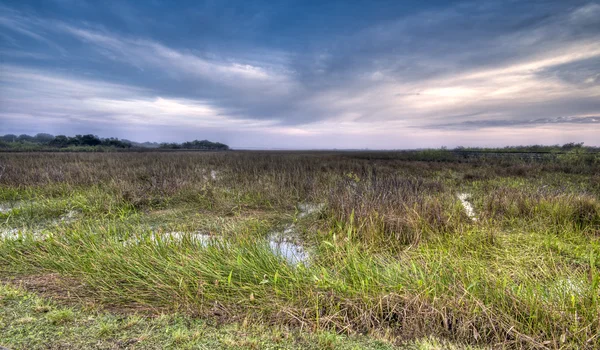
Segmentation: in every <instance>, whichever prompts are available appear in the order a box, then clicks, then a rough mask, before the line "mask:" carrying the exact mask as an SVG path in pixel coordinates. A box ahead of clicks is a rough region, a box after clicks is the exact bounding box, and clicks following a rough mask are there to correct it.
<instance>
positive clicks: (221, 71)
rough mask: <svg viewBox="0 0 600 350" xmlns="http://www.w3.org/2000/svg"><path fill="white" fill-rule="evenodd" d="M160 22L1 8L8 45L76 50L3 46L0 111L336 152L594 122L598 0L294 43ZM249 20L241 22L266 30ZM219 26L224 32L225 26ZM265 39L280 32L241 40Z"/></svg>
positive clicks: (420, 14) (419, 14)
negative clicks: (202, 36)
mask: <svg viewBox="0 0 600 350" xmlns="http://www.w3.org/2000/svg"><path fill="white" fill-rule="evenodd" d="M130 13H138V12H137V11H136V10H135V9H131V11H127V12H126V13H121V14H120V17H119V19H118V20H119V23H121V22H126V21H127V18H126V17H127V16H128V14H130ZM268 16H276V11H275V10H273V9H272V10H271V11H266V12H264V13H261V14H260V16H258V15H257V17H256V18H259V20H257V23H260V24H261V25H265V23H267V24H268V23H271V22H269V21H270V20H271V21H273V19H272V18H271V19H270V18H268ZM155 19H156V18H147V19H145V20H144V21H142V22H143V23H142V22H140V21H137V22H135V25H132V26H133V27H135V29H136V31H135V33H133V32H126V31H123V30H122V29H121V30H119V29H118V28H116V27H115V26H112V27H111V26H107V25H106V24H103V23H96V22H94V21H82V20H76V19H73V18H62V19H55V18H52V19H49V18H47V17H41V16H36V15H33V14H29V15H24V14H23V13H22V12H19V11H16V10H10V11H6V12H4V13H3V14H2V15H0V26H3V28H5V29H7V30H6V33H9V34H10V35H9V36H10V37H14V38H15V42H19V40H16V39H20V38H21V37H23V38H28V39H30V40H33V41H35V42H42V43H46V46H48V47H62V48H64V49H65V50H67V53H68V54H67V55H63V56H64V57H61V60H60V62H59V63H58V62H56V60H54V61H53V60H52V59H51V58H47V56H52V55H51V54H49V52H48V51H47V50H44V49H40V48H39V47H38V46H35V45H29V46H28V45H25V46H26V48H27V47H28V48H30V51H29V52H28V51H27V50H26V48H23V47H16V46H15V45H14V43H15V42H13V43H12V44H11V43H10V42H7V43H6V44H5V45H4V46H0V52H5V53H6V54H5V55H3V56H4V57H5V58H6V63H3V64H2V74H1V76H0V80H1V83H2V85H1V86H0V92H1V93H0V102H2V105H1V106H0V118H2V119H3V121H7V123H8V124H10V125H15V123H16V121H17V120H19V119H21V120H25V121H27V120H29V122H30V124H32V125H33V124H34V120H38V121H40V120H43V121H45V122H46V123H47V124H48V125H67V124H69V123H71V125H77V126H78V128H81V129H83V128H85V126H86V125H87V126H88V127H92V126H93V127H106V128H108V127H111V126H112V127H117V126H121V127H128V128H129V129H131V130H133V129H136V128H139V129H144V130H147V129H148V128H150V127H160V128H163V130H166V129H167V128H168V129H169V130H172V134H173V135H176V134H177V130H179V132H181V133H182V134H184V133H186V132H188V131H189V132H191V131H190V130H200V129H202V128H204V129H206V130H211V131H213V132H218V133H220V135H225V136H224V137H233V136H232V135H237V136H239V135H240V133H247V135H246V136H247V138H248V139H249V140H253V141H252V142H255V143H262V142H269V140H272V141H273V142H283V143H285V144H288V141H289V142H291V141H292V140H295V141H294V142H296V145H302V144H303V143H302V142H303V141H301V140H305V142H309V143H311V144H312V143H315V142H317V141H315V139H316V138H325V139H326V140H329V141H327V142H330V143H329V144H330V145H331V146H332V147H334V146H336V142H337V143H340V144H341V143H344V142H346V141H344V140H346V139H348V140H350V139H352V138H355V139H356V140H359V139H362V140H371V142H373V143H374V144H380V145H387V143H386V142H384V141H382V140H381V138H384V137H390V138H391V139H394V135H409V134H411V135H412V134H413V133H415V130H420V131H421V132H422V133H421V135H422V136H423V137H426V138H429V139H428V141H429V142H434V139H435V138H438V137H443V136H440V135H444V133H446V134H445V135H447V137H448V138H455V139H456V140H465V141H468V139H469V138H472V139H477V140H481V139H480V136H479V135H480V134H476V133H474V131H477V132H481V133H484V132H485V134H486V135H488V136H489V135H493V133H496V135H497V136H496V138H497V139H499V140H500V139H503V138H504V136H503V135H501V134H500V133H501V132H503V133H507V132H508V131H507V130H514V134H515V135H520V136H519V137H524V136H523V135H526V133H525V132H523V133H519V132H518V131H517V130H525V129H527V130H530V129H532V128H536V130H538V132H540V133H544V135H546V136H544V137H547V138H548V139H549V140H550V139H552V138H556V137H558V136H557V135H558V134H557V132H558V131H557V130H558V128H560V130H563V132H565V133H566V132H567V131H564V130H567V129H568V130H569V131H568V133H569V135H577V133H580V134H581V135H588V131H589V130H596V131H599V130H598V129H599V124H598V122H597V121H596V120H597V116H598V115H600V84H599V82H600V75H599V73H598V72H599V69H600V5H599V4H597V3H595V2H585V1H579V0H574V1H571V2H568V3H567V2H561V1H544V2H508V1H500V2H497V1H477V2H462V3H458V4H454V5H448V6H445V7H443V8H439V7H437V8H434V9H426V10H422V11H416V12H412V13H410V14H406V15H402V16H398V17H396V18H392V17H387V18H386V19H385V20H380V21H374V22H372V23H371V24H369V25H366V26H364V25H361V26H357V28H356V30H353V31H350V32H348V31H340V32H335V31H331V33H330V32H323V33H322V35H321V36H318V37H317V36H311V37H310V38H311V39H312V40H311V42H310V44H309V45H307V46H305V47H301V48H300V49H299V48H298V46H297V45H294V44H289V43H287V44H286V43H279V44H277V43H276V42H277V40H274V39H273V40H266V39H264V37H263V40H262V41H261V40H256V41H252V42H250V41H249V42H247V43H244V44H243V45H242V44H239V45H240V46H239V47H232V48H230V49H224V48H223V47H225V46H226V45H225V44H223V45H220V46H208V45H200V44H198V45H191V44H190V41H188V42H186V43H185V44H187V45H184V44H182V41H177V40H173V41H168V40H160V39H159V38H158V37H157V36H156V35H155V36H152V35H150V34H147V35H144V33H140V32H139V31H138V29H139V28H144V27H145V26H148V25H155V22H157V21H155ZM213 22H214V21H213ZM251 22H252V21H249V22H248V23H245V24H244V26H243V28H244V29H245V30H258V29H256V28H255V27H256V26H258V24H257V25H256V26H255V23H251ZM361 23H362V22H361ZM229 25H230V26H234V25H235V24H229ZM219 26H220V28H219V30H216V31H218V32H222V31H225V30H224V29H223V27H226V26H227V24H224V23H220V24H219ZM107 27H109V28H111V30H107V29H106V28H107ZM181 27H182V28H184V27H185V25H182V26H181ZM269 30H273V29H272V28H269ZM209 32H210V31H209ZM227 32H228V35H229V34H231V33H235V30H234V29H233V28H230V30H229V31H227ZM181 35H189V33H185V32H184V31H183V29H182V31H181ZM260 35H275V34H271V33H267V34H264V33H262V34H261V33H259V32H256V33H244V35H240V38H242V39H244V40H250V39H249V38H253V37H260ZM269 38H271V37H269ZM278 39H279V37H278ZM303 39H304V40H303ZM240 40H241V39H240ZM299 41H301V42H306V41H307V39H306V38H299ZM199 42H200V41H199ZM274 42H275V43H276V44H273V43H274ZM228 43H235V42H234V41H229V42H228ZM232 45H233V44H232ZM209 47H210V48H209ZM249 47H252V49H248V48H249ZM45 57H46V58H45ZM25 58H28V59H30V61H28V62H20V61H19V60H20V59H25ZM27 116H29V117H27ZM28 118H29V119H28ZM5 125H7V124H5ZM566 126H569V128H566ZM585 127H587V128H588V131H586V132H583V131H582V130H584V128H585ZM552 128H555V129H552ZM552 130H554V131H552ZM461 132H463V134H462V135H463V136H458V135H461V134H460V133H461ZM250 134H252V135H254V136H250ZM226 135H229V136H226ZM257 135H263V136H264V138H265V140H262V139H261V137H260V136H257ZM282 135H283V136H282ZM540 135H541V134H540ZM237 136H236V137H237ZM285 136H289V139H286V138H285ZM241 137H242V138H243V137H244V136H241ZM490 137H491V136H490ZM540 137H542V136H540ZM582 137H584V136H582ZM585 137H589V136H585ZM411 140H412V141H411V142H414V143H418V142H417V140H416V139H412V138H411ZM483 140H485V139H483ZM525 140H527V139H525ZM435 141H436V142H437V139H436V140H435ZM575 141H577V140H575ZM321 142H324V143H323V144H324V145H325V144H327V142H326V141H318V142H317V143H318V144H320V143H321ZM361 142H362V141H361ZM364 142H365V143H368V142H367V141H364ZM596 142H598V141H596ZM241 143H244V142H243V141H242V142H241Z"/></svg>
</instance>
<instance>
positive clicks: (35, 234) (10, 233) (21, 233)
mask: <svg viewBox="0 0 600 350" xmlns="http://www.w3.org/2000/svg"><path fill="white" fill-rule="evenodd" d="M25 237H29V238H32V239H33V240H34V241H43V240H45V239H48V238H49V237H50V234H48V233H42V230H39V229H37V230H31V231H29V230H26V229H19V228H7V229H0V241H9V240H11V241H14V240H18V239H21V238H25Z"/></svg>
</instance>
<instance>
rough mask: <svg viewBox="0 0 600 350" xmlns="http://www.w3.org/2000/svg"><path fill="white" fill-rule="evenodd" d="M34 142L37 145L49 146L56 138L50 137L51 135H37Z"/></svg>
mask: <svg viewBox="0 0 600 350" xmlns="http://www.w3.org/2000/svg"><path fill="white" fill-rule="evenodd" d="M33 139H34V141H35V142H37V143H44V144H48V143H50V142H52V140H54V136H53V135H50V134H45V133H39V134H36V135H35V136H34V137H33Z"/></svg>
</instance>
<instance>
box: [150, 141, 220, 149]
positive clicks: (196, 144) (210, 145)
mask: <svg viewBox="0 0 600 350" xmlns="http://www.w3.org/2000/svg"><path fill="white" fill-rule="evenodd" d="M159 148H165V149H201V150H219V151H226V150H228V149H229V146H227V145H225V144H222V143H220V142H210V141H208V140H202V141H198V140H195V141H191V142H184V143H181V144H179V143H161V144H160V146H159Z"/></svg>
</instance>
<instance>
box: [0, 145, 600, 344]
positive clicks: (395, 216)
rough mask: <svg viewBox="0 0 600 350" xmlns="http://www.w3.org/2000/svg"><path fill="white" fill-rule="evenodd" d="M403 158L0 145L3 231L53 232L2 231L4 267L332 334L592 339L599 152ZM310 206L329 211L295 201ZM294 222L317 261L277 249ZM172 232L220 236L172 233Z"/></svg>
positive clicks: (106, 293) (98, 292) (117, 301)
mask: <svg viewBox="0 0 600 350" xmlns="http://www.w3.org/2000/svg"><path fill="white" fill-rule="evenodd" d="M434 155H435V154H434ZM434 155H426V156H427V157H433V156H434ZM406 157H407V156H406V155H399V156H395V155H394V154H386V155H385V157H384V158H382V157H381V154H375V155H371V156H369V154H368V153H365V154H362V153H358V154H352V153H339V154H335V153H295V152H290V153H260V152H256V153H254V152H239V153H238V152H230V153H202V154H199V153H183V154H179V153H171V154H162V153H158V154H153V153H143V154H128V153H119V154H44V155H43V156H40V155H36V154H30V155H23V154H10V155H6V154H0V160H1V161H2V162H3V163H4V164H5V170H4V174H3V177H2V179H1V181H2V182H1V183H0V200H2V201H5V202H8V201H20V202H21V203H28V204H26V205H25V206H23V207H20V208H18V209H15V210H11V211H10V212H8V213H2V214H0V215H1V216H0V220H1V221H2V224H1V225H2V228H3V229H12V228H15V227H43V228H44V229H45V230H47V231H50V232H51V233H52V235H50V236H49V237H48V238H46V239H34V238H33V237H31V236H23V237H20V238H18V239H4V240H3V241H2V243H0V264H1V266H2V267H3V269H5V270H7V271H11V272H12V273H17V272H20V273H32V272H59V273H60V274H62V275H64V276H69V277H72V278H75V279H77V280H80V281H83V282H85V285H86V286H88V288H89V292H90V293H92V294H93V295H94V298H95V300H97V302H98V303H100V304H106V305H113V306H114V305H117V306H118V305H123V306H125V305H127V304H131V303H135V304H140V305H148V306H151V307H157V308H161V309H164V308H166V309H169V310H172V311H173V312H183V313H185V314H190V315H197V316H202V317H204V318H213V317H216V318H218V319H224V320H228V321H231V322H244V320H245V322H248V320H252V321H256V323H260V324H267V325H282V326H286V327H293V328H294V329H301V330H310V331H319V332H323V331H325V332H331V333H323V334H325V335H322V337H323V339H322V340H320V342H322V345H323V346H324V347H328V346H334V347H335V342H336V341H335V339H336V337H335V335H334V334H357V333H360V334H386V337H387V339H389V340H392V341H400V342H405V341H408V340H411V339H413V340H414V339H421V338H423V337H429V336H432V337H435V339H446V340H450V341H453V342H459V343H469V344H478V345H482V346H494V347H497V346H503V347H514V348H520V347H527V348H595V347H596V346H597V345H598V342H599V341H600V339H599V336H600V330H599V327H600V326H599V316H598V315H599V314H600V305H599V304H598V292H599V283H600V276H599V275H598V268H599V267H600V264H599V261H600V241H599V240H598V233H599V232H600V199H599V188H598V184H597V179H596V175H595V174H596V173H595V172H596V171H598V170H600V169H599V168H600V163H594V162H588V163H585V165H584V166H581V165H578V166H577V167H575V168H574V167H573V166H572V165H573V164H572V159H570V158H569V159H565V160H560V159H558V160H555V161H553V162H545V161H539V162H533V161H523V160H520V159H514V160H510V159H501V160H497V161H490V160H486V159H479V160H471V161H465V162H458V161H453V160H451V159H437V158H436V159H433V160H435V161H423V160H418V159H414V160H407V159H406ZM434 158H435V157H434ZM567 169H568V170H567ZM213 171H216V172H217V174H218V176H215V177H212V176H210V175H211V173H212V172H213ZM458 193H470V194H471V196H470V200H471V201H472V204H473V206H474V211H475V213H476V215H477V217H478V220H477V221H473V220H471V219H470V218H469V216H468V215H467V213H466V212H465V210H464V208H463V206H462V205H461V202H460V199H459V198H458V197H457V194H458ZM307 203H308V204H310V205H315V206H319V208H320V210H318V211H315V212H314V213H313V214H311V215H300V213H301V212H302V210H304V209H303V208H306V207H307V205H308V204H307ZM69 212H75V213H78V214H77V217H76V220H73V221H66V220H60V218H61V216H64V215H65V214H66V213H69ZM290 223H293V225H294V229H295V230H296V231H297V233H298V235H299V237H301V238H302V241H303V244H304V245H305V246H306V247H308V248H310V249H311V252H312V253H311V258H310V264H306V265H305V264H296V265H294V264H290V263H289V262H287V261H286V260H285V259H284V258H283V257H281V256H278V255H277V254H274V252H273V251H272V249H270V247H269V244H268V240H267V239H266V237H268V235H269V234H270V232H273V231H275V230H278V229H279V228H280V227H285V226H286V225H290ZM175 231H176V232H188V233H190V232H197V231H199V232H205V233H207V234H210V235H213V236H217V237H220V238H219V239H214V240H210V241H209V243H208V244H205V243H201V242H198V241H195V240H193V239H189V237H188V238H186V237H187V236H185V235H183V236H182V237H183V239H177V240H174V239H168V238H167V237H166V236H167V234H168V233H169V232H175ZM161 235H163V236H164V239H163V238H161V237H163V236H161ZM126 242H135V244H130V243H127V244H126ZM111 329H112V328H111V325H110V324H106V325H104V326H102V327H100V330H99V335H98V336H105V335H107V334H110V333H111ZM100 333H102V334H100ZM327 334H332V335H331V336H329V335H327ZM173 339H174V341H175V342H179V343H183V342H187V341H188V340H189V341H193V340H194V335H193V334H188V333H186V332H184V331H181V332H179V333H176V334H173Z"/></svg>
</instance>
